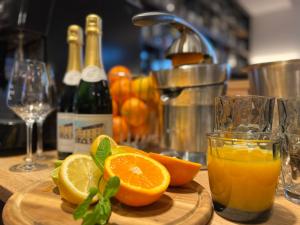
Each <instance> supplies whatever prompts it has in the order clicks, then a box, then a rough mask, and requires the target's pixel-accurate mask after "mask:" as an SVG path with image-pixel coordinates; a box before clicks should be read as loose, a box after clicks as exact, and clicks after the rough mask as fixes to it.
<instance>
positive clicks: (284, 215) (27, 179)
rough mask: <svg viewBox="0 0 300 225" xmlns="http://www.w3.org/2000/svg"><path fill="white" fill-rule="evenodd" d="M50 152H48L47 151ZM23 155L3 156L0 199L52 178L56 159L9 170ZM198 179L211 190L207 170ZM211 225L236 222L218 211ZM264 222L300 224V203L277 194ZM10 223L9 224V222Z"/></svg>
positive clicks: (201, 172) (225, 224)
mask: <svg viewBox="0 0 300 225" xmlns="http://www.w3.org/2000/svg"><path fill="white" fill-rule="evenodd" d="M47 153H48V152H47ZM48 154H51V155H53V156H56V151H51V152H49V153H48ZM23 157H24V156H23V155H22V156H13V157H5V158H1V162H2V163H1V167H0V199H1V200H2V201H4V202H6V201H7V200H8V199H9V197H10V196H12V195H13V194H14V193H15V192H18V191H22V190H23V189H24V188H25V187H28V186H29V185H31V184H34V183H36V182H38V181H44V180H49V179H50V171H51V170H52V169H53V165H54V159H53V160H49V161H47V163H48V165H49V167H48V168H47V169H45V170H41V171H36V172H29V173H17V172H11V171H9V168H10V167H11V166H12V165H15V164H16V163H19V162H21V161H22V159H23ZM196 181H197V182H198V183H199V184H201V185H202V186H203V187H205V188H206V189H207V190H208V191H209V184H208V176H207V171H200V172H199V174H198V176H197V177H196ZM210 224H211V225H230V224H236V223H233V222H230V221H228V220H225V219H223V218H222V217H220V216H219V215H217V214H216V213H214V214H213V217H212V218H211V222H210ZM263 224H272V225H293V224H300V205H296V204H294V203H292V202H290V201H288V200H286V199H285V198H284V196H282V195H277V196H276V199H275V204H274V209H273V213H272V216H271V218H270V219H269V220H268V221H267V222H265V223H263ZM7 225H9V224H7Z"/></svg>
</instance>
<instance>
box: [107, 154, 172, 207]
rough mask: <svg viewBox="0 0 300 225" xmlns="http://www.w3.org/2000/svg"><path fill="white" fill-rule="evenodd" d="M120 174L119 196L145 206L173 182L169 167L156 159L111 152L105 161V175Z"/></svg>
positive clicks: (127, 201)
mask: <svg viewBox="0 0 300 225" xmlns="http://www.w3.org/2000/svg"><path fill="white" fill-rule="evenodd" d="M112 176H118V177H119V178H120V180H121V184H120V189H119V191H118V193H117V195H116V196H115V197H116V198H117V199H118V200H119V201H120V202H122V203H124V204H126V205H129V206H145V205H149V204H151V203H153V202H155V201H157V200H158V199H159V198H160V197H161V195H162V194H163V193H164V191H165V190H166V189H167V188H168V186H169V183H170V175H169V172H168V170H167V169H166V168H165V167H164V166H163V165H161V164H160V163H159V162H157V161H156V160H154V159H151V158H150V157H148V156H144V155H141V154H135V153H121V154H116V155H111V156H109V157H108V158H107V159H106V160H105V165H104V178H105V179H106V180H107V179H109V178H110V177H112Z"/></svg>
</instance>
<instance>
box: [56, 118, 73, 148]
mask: <svg viewBox="0 0 300 225" xmlns="http://www.w3.org/2000/svg"><path fill="white" fill-rule="evenodd" d="M73 120H74V113H57V150H58V151H59V152H70V153H72V152H74V134H73V132H74V128H73Z"/></svg>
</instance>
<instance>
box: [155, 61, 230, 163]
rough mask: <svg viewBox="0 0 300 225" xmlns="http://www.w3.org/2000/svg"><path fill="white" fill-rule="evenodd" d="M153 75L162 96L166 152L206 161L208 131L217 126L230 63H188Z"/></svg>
mask: <svg viewBox="0 0 300 225" xmlns="http://www.w3.org/2000/svg"><path fill="white" fill-rule="evenodd" d="M153 76H154V77H155V79H156V81H157V85H158V88H159V90H160V95H161V96H160V97H161V100H162V112H161V115H160V122H161V124H160V135H161V137H160V147H161V148H162V152H163V153H164V154H167V155H172V156H177V157H179V158H183V159H187V160H190V161H194V162H200V163H202V164H204V165H206V151H207V139H206V133H208V132H211V131H212V130H213V126H214V99H215V97H216V96H219V95H222V94H224V93H225V91H226V80H227V79H228V78H229V71H228V67H227V65H225V64H224V65H218V64H200V65H184V66H180V67H176V68H174V69H172V70H163V71H158V72H153Z"/></svg>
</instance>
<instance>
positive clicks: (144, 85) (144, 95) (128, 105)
mask: <svg viewBox="0 0 300 225" xmlns="http://www.w3.org/2000/svg"><path fill="white" fill-rule="evenodd" d="M109 82H110V93H111V96H112V101H113V138H114V140H116V141H117V143H118V144H120V145H123V144H126V145H131V146H133V147H139V148H142V149H145V148H147V147H148V146H153V145H157V143H158V130H159V129H158V128H159V122H158V121H159V119H158V118H159V111H160V97H159V92H158V90H157V89H156V83H155V80H154V78H153V77H152V76H150V75H149V76H147V75H133V74H132V73H131V72H130V70H129V69H128V68H126V67H123V66H115V67H113V68H112V69H111V70H110V72H109Z"/></svg>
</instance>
